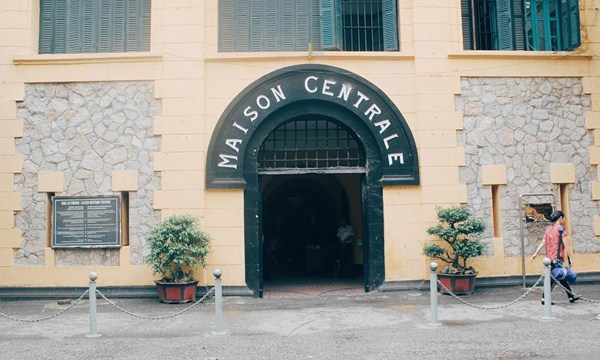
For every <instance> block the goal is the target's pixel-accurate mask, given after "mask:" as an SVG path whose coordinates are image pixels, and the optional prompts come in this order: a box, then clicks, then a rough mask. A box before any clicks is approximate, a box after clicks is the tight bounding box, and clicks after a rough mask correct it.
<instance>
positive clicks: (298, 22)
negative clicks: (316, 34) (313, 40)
mask: <svg viewBox="0 0 600 360" xmlns="http://www.w3.org/2000/svg"><path fill="white" fill-rule="evenodd" d="M294 3H295V5H296V9H295V14H296V19H295V21H294V25H295V26H296V35H295V38H296V43H295V44H294V46H293V50H307V49H308V43H309V42H310V20H311V11H310V3H311V1H310V0H298V1H294Z"/></svg>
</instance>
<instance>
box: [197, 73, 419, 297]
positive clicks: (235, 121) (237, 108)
mask: <svg viewBox="0 0 600 360" xmlns="http://www.w3.org/2000/svg"><path fill="white" fill-rule="evenodd" d="M319 121H322V122H323V124H332V127H331V129H334V130H332V131H338V130H340V129H341V131H344V132H345V133H346V135H344V136H346V137H347V138H349V139H353V140H354V141H355V143H356V148H357V149H360V150H361V156H363V158H362V160H363V161H364V162H363V163H349V162H347V163H336V162H335V161H337V160H338V159H339V155H334V156H332V157H327V160H326V161H324V162H322V161H321V160H322V159H321V158H320V157H319V158H318V159H313V160H314V163H313V164H312V165H310V166H301V165H300V164H299V163H297V162H295V160H294V159H292V158H288V157H287V156H288V155H289V154H290V153H291V151H290V150H292V149H291V148H290V146H289V144H288V145H283V152H284V153H286V157H285V158H279V157H276V156H274V157H273V158H272V159H271V160H272V161H274V162H276V161H279V160H281V161H283V163H284V164H285V166H283V167H281V168H278V167H277V166H275V168H273V169H270V170H269V167H266V168H265V167H264V166H263V165H264V164H263V162H264V161H267V160H269V159H268V158H264V157H261V156H263V155H264V154H265V153H266V152H265V151H264V150H265V149H264V148H263V146H264V145H265V144H267V143H268V142H269V141H268V140H269V136H271V135H272V134H273V133H276V130H279V129H283V128H285V124H295V125H294V126H296V125H297V124H300V123H302V122H319ZM323 126H324V128H323V127H322V125H316V127H317V128H319V129H321V130H323V131H325V132H328V131H329V130H330V128H329V127H328V126H329V125H323ZM282 127H283V128H282ZM286 131H287V130H286ZM294 131H297V129H294ZM283 134H284V135H283V136H284V139H285V136H287V135H285V131H283ZM297 136H298V134H297V133H296V135H295V137H297ZM325 138H326V139H330V138H333V139H338V135H333V136H325ZM274 142H277V139H275V140H274ZM261 150H263V151H261ZM293 150H294V151H295V150H298V151H306V150H315V151H316V150H322V149H321V147H320V146H316V147H314V148H310V149H308V148H307V146H306V145H304V147H298V148H294V149H293ZM351 155H355V154H351ZM304 157H305V158H306V157H308V158H310V156H308V155H306V154H305V155H304ZM301 158H302V157H301ZM350 158H352V156H349V158H348V159H350ZM348 159H346V160H348ZM359 160H360V158H359ZM271 171H272V172H271ZM284 176H285V177H287V178H285V179H284V178H283V177H284ZM317 176H322V177H324V178H327V179H335V180H337V181H339V182H340V183H342V184H345V182H346V181H348V180H347V179H351V181H352V182H353V184H354V185H353V187H352V188H351V190H350V191H347V194H348V196H350V195H352V196H354V198H353V201H352V202H349V204H348V206H355V207H359V208H360V211H358V212H355V214H356V213H358V214H359V215H357V216H355V218H354V219H353V220H354V221H355V222H356V223H357V224H359V225H358V226H360V230H361V232H362V233H361V236H362V245H363V246H362V251H363V256H362V259H363V260H364V261H363V267H362V270H363V273H364V288H365V290H366V291H371V290H374V289H376V288H377V287H378V286H380V285H381V284H382V283H383V280H384V278H385V266H384V238H383V234H384V231H383V230H384V223H383V191H382V187H383V186H387V185H417V184H419V166H418V157H417V151H416V146H415V142H414V139H413V137H412V133H411V132H410V129H409V127H408V125H407V123H406V121H405V120H404V118H403V117H402V114H401V113H400V112H399V111H398V109H397V108H396V107H395V105H394V104H393V102H392V101H391V100H390V99H389V98H388V97H387V96H386V95H385V94H384V93H383V92H382V91H381V90H379V89H378V88H377V87H376V86H375V85H373V84H372V83H370V82H369V81H367V80H366V79H364V78H362V77H360V76H358V75H356V74H353V73H351V72H349V71H347V70H344V69H339V68H335V67H331V66H325V65H312V64H311V65H297V66H291V67H288V68H284V69H281V70H278V71H275V72H273V73H271V74H267V75H265V76H263V77H262V78H260V79H259V80H257V81H255V82H254V83H252V84H251V85H249V86H248V87H247V88H246V89H245V90H244V91H243V92H242V93H240V94H239V95H238V96H237V97H236V98H235V99H234V100H233V101H232V102H231V104H230V105H229V106H228V108H227V109H226V110H225V111H224V112H223V115H222V116H221V118H220V119H219V122H218V123H217V126H216V128H215V131H214V132H213V136H212V138H211V142H210V145H209V149H208V154H207V166H206V186H207V189H209V190H210V189H218V188H225V189H244V244H245V270H246V285H247V286H248V288H249V289H250V290H251V291H252V292H253V293H254V294H255V295H256V296H262V278H263V271H264V259H263V256H264V251H263V250H264V243H265V240H266V239H265V236H264V235H265V234H264V233H263V230H265V229H268V231H271V230H270V229H271V228H270V226H272V225H271V222H272V221H274V220H271V219H269V220H268V221H269V224H268V225H267V227H265V226H264V222H265V221H267V220H266V218H265V215H264V213H263V211H264V206H265V202H270V201H271V200H269V199H270V198H269V197H265V196H264V195H265V192H267V191H274V190H272V189H271V190H269V188H268V187H267V183H269V182H270V181H272V179H274V178H278V181H283V180H286V181H285V182H287V181H292V180H301V181H305V180H306V181H309V180H310V181H313V182H314V181H315V179H314V178H312V179H311V178H310V177H317ZM328 181H329V180H327V181H320V180H319V181H316V182H317V183H319V184H320V185H324V184H325V183H327V182H328ZM290 184H291V183H288V184H287V185H283V184H281V186H284V187H283V188H282V189H285V188H286V186H287V188H290V187H291V185H290ZM344 186H346V185H344ZM305 189H309V190H310V191H307V193H308V195H306V196H304V195H303V196H302V197H299V198H298V197H297V196H296V199H294V197H295V196H294V195H293V194H291V195H290V196H289V200H285V199H283V198H280V200H281V201H288V202H289V204H288V205H289V211H291V212H294V211H299V210H298V209H310V208H311V207H312V206H314V205H312V204H311V200H310V199H311V196H313V195H310V193H311V192H312V193H317V194H318V193H319V191H320V190H318V189H319V186H316V185H315V186H308V185H305ZM345 189H346V190H348V188H345ZM280 191H281V192H284V190H280ZM271 195H273V194H271ZM282 196H283V195H282ZM282 199H283V200H282ZM324 201H325V200H324ZM295 202H296V203H295ZM294 203H295V205H294ZM338 205H339V204H337V205H336V206H338ZM337 215H339V213H338V214H337ZM357 217H358V218H357ZM305 218H306V217H305ZM301 243H302V244H303V245H304V246H305V247H306V245H311V244H310V243H307V242H301Z"/></svg>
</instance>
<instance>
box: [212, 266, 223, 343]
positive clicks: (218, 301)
mask: <svg viewBox="0 0 600 360" xmlns="http://www.w3.org/2000/svg"><path fill="white" fill-rule="evenodd" d="M213 275H214V276H215V331H214V332H213V335H225V331H223V285H222V280H221V275H223V272H222V271H221V269H215V271H214V272H213Z"/></svg>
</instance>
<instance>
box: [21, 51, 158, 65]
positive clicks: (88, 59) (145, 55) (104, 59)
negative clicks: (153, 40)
mask: <svg viewBox="0 0 600 360" xmlns="http://www.w3.org/2000/svg"><path fill="white" fill-rule="evenodd" d="M161 60H162V55H160V54H156V53H151V52H123V53H89V54H88V53H85V54H37V55H16V56H13V59H12V61H13V64H15V65H54V64H58V65H66V64H90V63H92V64H93V63H124V62H156V61H161Z"/></svg>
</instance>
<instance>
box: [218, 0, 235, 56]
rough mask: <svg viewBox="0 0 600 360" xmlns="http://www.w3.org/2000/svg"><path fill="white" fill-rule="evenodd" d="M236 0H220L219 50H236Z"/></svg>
mask: <svg viewBox="0 0 600 360" xmlns="http://www.w3.org/2000/svg"><path fill="white" fill-rule="evenodd" d="M234 7H235V3H234V0H220V1H219V51H223V52H227V51H234V49H235V47H234V39H233V34H234V30H233V29H234V28H233V26H234V14H235V11H234Z"/></svg>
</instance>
